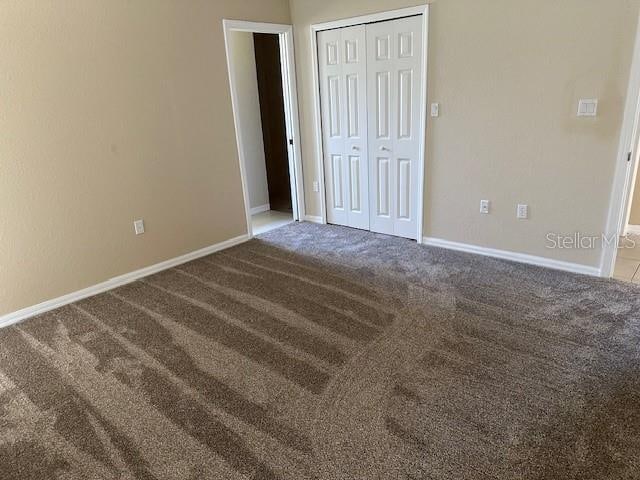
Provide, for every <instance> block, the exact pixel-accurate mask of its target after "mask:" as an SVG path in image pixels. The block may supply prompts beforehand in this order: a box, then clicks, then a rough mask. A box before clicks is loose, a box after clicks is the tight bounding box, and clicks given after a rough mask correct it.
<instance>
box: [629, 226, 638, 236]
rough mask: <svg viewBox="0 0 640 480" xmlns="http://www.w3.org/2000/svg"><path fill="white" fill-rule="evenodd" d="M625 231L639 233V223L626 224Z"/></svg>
mask: <svg viewBox="0 0 640 480" xmlns="http://www.w3.org/2000/svg"><path fill="white" fill-rule="evenodd" d="M627 233H630V234H631V235H640V225H627Z"/></svg>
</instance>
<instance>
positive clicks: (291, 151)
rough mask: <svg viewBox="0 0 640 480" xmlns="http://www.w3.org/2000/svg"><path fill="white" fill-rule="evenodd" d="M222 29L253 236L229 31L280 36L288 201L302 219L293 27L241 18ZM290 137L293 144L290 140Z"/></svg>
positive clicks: (300, 160) (243, 180) (247, 210)
mask: <svg viewBox="0 0 640 480" xmlns="http://www.w3.org/2000/svg"><path fill="white" fill-rule="evenodd" d="M222 26H223V30H224V44H225V53H226V56H227V71H228V73H229V87H230V91H231V105H232V108H233V122H234V126H235V132H236V145H237V148H238V161H239V163H240V179H241V182H242V195H243V199H244V207H245V216H246V221H247V234H248V236H249V238H252V237H253V228H252V226H251V206H250V204H249V190H248V186H247V173H246V162H245V152H244V143H243V139H242V132H241V129H240V127H239V117H238V111H237V110H238V92H237V91H236V78H235V69H234V68H233V65H232V64H231V58H230V57H229V53H230V52H229V32H234V31H235V32H248V33H272V34H277V35H278V36H279V39H280V66H281V70H282V93H283V94H284V113H285V122H286V129H287V137H288V138H287V153H288V157H289V176H290V180H291V203H292V207H293V208H292V210H293V219H294V220H302V219H303V218H304V214H305V205H304V184H303V181H304V179H303V176H302V154H301V150H300V120H299V117H298V90H297V85H296V73H295V58H294V51H293V27H292V26H291V25H283V24H277V23H262V22H247V21H244V20H229V19H224V20H222ZM290 139H292V140H293V145H291V144H290V142H289V140H290Z"/></svg>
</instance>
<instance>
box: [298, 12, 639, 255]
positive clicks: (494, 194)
mask: <svg viewBox="0 0 640 480" xmlns="http://www.w3.org/2000/svg"><path fill="white" fill-rule="evenodd" d="M430 3H431V13H430V16H431V21H430V35H429V79H428V80H429V87H428V88H429V91H428V97H429V101H430V102H439V103H440V104H441V116H440V118H437V119H433V121H432V119H429V123H428V127H427V152H426V182H425V226H424V234H425V236H429V237H436V238H441V239H445V240H450V241H455V242H463V243H469V244H475V245H480V246H485V247H492V248H498V249H504V250H511V251H517V252H522V253H528V254H533V255H539V256H544V257H550V258H555V259H559V260H565V261H570V262H577V263H581V264H586V265H591V266H599V261H600V251H599V250H549V249H547V248H545V246H546V235H547V233H548V232H558V233H569V234H571V233H573V232H577V231H579V232H583V233H585V234H594V235H598V234H600V233H601V232H602V231H603V229H604V225H605V220H606V215H607V209H608V202H609V194H610V191H611V187H612V181H613V171H614V163H615V157H616V148H617V142H618V138H619V130H620V125H621V121H622V110H623V106H624V98H625V95H626V88H627V82H628V77H629V68H630V61H631V53H632V48H633V41H634V38H635V32H636V23H637V18H638V10H639V6H640V1H638V0H616V1H608V2H602V1H600V0H562V1H557V0H540V1H537V2H530V1H524V0H517V1H516V0H488V1H479V0H434V1H433V2H430ZM416 4H417V2H415V1H406V0H405V1H402V0H351V1H344V0H322V1H317V0H290V5H291V16H292V20H293V22H294V32H295V37H296V59H297V74H298V88H299V94H300V109H301V118H302V135H303V138H302V143H303V144H302V147H303V159H304V171H305V182H306V184H307V185H310V184H311V182H312V181H313V180H316V179H317V178H318V175H319V172H318V169H317V168H316V164H315V158H314V143H313V141H312V138H313V120H312V119H313V103H312V94H311V92H312V90H311V88H312V80H311V79H312V65H311V53H310V34H309V26H310V25H311V24H313V23H318V22H325V21H329V20H334V19H339V18H347V17H350V16H355V15H363V14H367V13H373V12H377V11H384V10H390V9H395V8H402V7H406V6H412V5H416ZM592 97H596V98H599V99H600V115H599V116H598V117H597V118H595V119H593V118H577V117H576V111H577V102H578V100H579V99H580V98H592ZM481 199H490V200H491V201H492V208H493V211H492V213H491V215H484V216H483V215H480V214H479V213H478V210H479V201H480V200H481ZM517 203H526V204H528V205H529V206H530V214H531V218H530V220H527V221H522V220H517V219H516V217H515V212H516V204H517ZM306 204H307V210H308V211H307V213H308V214H310V215H319V214H320V196H319V194H317V193H314V192H313V191H312V190H311V189H309V188H307V191H306Z"/></svg>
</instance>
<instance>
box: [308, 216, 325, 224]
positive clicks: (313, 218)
mask: <svg viewBox="0 0 640 480" xmlns="http://www.w3.org/2000/svg"><path fill="white" fill-rule="evenodd" d="M304 221H305V222H310V223H324V222H323V221H322V217H317V216H315V215H305V216H304Z"/></svg>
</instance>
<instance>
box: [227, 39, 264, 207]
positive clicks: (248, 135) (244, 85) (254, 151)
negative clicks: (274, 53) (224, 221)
mask: <svg viewBox="0 0 640 480" xmlns="http://www.w3.org/2000/svg"><path fill="white" fill-rule="evenodd" d="M228 39H229V60H230V65H231V68H232V69H233V71H234V72H235V73H234V78H235V82H234V83H235V85H236V93H237V99H238V105H237V115H238V121H239V123H240V132H241V135H242V146H243V151H244V164H245V170H246V181H247V189H248V190H249V192H248V193H249V206H250V207H251V208H255V207H260V206H262V205H266V204H268V203H269V186H268V183H267V164H266V161H265V157H264V140H263V138H262V119H261V117H260V97H259V94H258V75H257V73H256V57H255V49H254V43H253V33H251V32H234V31H232V32H229V38H228Z"/></svg>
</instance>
